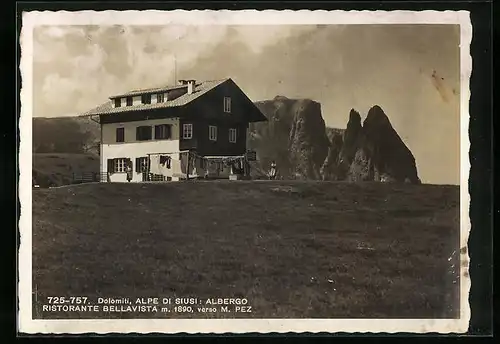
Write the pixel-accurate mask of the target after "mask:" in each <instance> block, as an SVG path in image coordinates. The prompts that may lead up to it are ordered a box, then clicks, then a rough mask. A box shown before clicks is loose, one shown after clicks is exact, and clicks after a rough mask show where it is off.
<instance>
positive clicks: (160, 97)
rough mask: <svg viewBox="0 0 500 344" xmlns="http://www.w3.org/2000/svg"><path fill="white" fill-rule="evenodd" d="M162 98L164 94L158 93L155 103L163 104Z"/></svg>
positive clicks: (163, 99)
mask: <svg viewBox="0 0 500 344" xmlns="http://www.w3.org/2000/svg"><path fill="white" fill-rule="evenodd" d="M164 97H165V94H163V93H158V94H157V95H156V101H157V103H163V102H164V101H165V98H164Z"/></svg>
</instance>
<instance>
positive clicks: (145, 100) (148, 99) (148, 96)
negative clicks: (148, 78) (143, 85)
mask: <svg viewBox="0 0 500 344" xmlns="http://www.w3.org/2000/svg"><path fill="white" fill-rule="evenodd" d="M141 100H142V103H143V104H151V94H143V95H142V96H141Z"/></svg>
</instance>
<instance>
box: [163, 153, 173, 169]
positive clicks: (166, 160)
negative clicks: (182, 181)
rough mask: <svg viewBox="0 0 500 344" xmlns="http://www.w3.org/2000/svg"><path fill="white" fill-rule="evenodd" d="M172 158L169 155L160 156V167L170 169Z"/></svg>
mask: <svg viewBox="0 0 500 344" xmlns="http://www.w3.org/2000/svg"><path fill="white" fill-rule="evenodd" d="M171 162H172V158H171V157H170V156H168V155H160V165H162V166H165V167H166V168H170V166H171Z"/></svg>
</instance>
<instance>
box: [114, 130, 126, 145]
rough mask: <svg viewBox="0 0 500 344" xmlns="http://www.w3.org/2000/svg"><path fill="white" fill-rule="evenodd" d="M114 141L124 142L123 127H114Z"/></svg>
mask: <svg viewBox="0 0 500 344" xmlns="http://www.w3.org/2000/svg"><path fill="white" fill-rule="evenodd" d="M116 142H125V128H116Z"/></svg>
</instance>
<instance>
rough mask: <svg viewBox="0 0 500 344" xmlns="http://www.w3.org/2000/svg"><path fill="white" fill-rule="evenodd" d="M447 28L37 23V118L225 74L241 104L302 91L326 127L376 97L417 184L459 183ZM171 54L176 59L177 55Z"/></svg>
mask: <svg viewBox="0 0 500 344" xmlns="http://www.w3.org/2000/svg"><path fill="white" fill-rule="evenodd" d="M459 41H460V31H459V28H458V26H454V25H347V26H346V25H311V26H303V25H291V26H285V25H276V26H223V25H219V26H197V27H196V26H190V27H188V26H149V27H146V26H135V27H134V26H50V27H49V26H39V27H36V28H35V30H34V36H33V44H34V46H33V61H34V66H33V85H34V90H33V97H34V102H33V111H34V116H35V117H55V116H68V115H76V114H79V113H81V112H84V111H87V110H89V109H91V108H92V107H94V106H96V105H99V104H100V103H102V102H104V101H106V100H107V97H108V96H110V95H113V94H117V93H121V92H125V91H128V90H131V89H136V88H144V87H155V86H160V85H170V84H175V72H174V70H175V68H174V60H176V61H177V63H176V65H177V78H178V79H180V78H184V79H187V78H192V79H197V80H213V79H222V78H226V77H231V78H232V79H233V80H234V81H235V82H236V83H237V84H238V85H239V86H240V87H241V88H242V89H243V90H244V91H245V92H246V93H247V95H248V96H249V97H250V99H252V100H254V101H257V100H264V99H272V98H274V97H275V96H276V95H284V96H286V97H289V98H311V99H314V100H316V101H319V102H320V103H321V105H322V113H323V117H324V119H325V121H326V123H327V125H328V126H332V127H339V128H345V126H346V123H347V120H348V115H349V110H350V109H351V108H354V109H356V110H358V111H359V112H360V113H361V114H362V116H365V115H366V113H367V111H368V109H369V108H370V107H371V106H373V105H375V104H378V105H380V106H381V107H382V108H383V109H384V111H385V112H386V114H387V115H388V117H389V119H390V121H391V122H392V125H393V126H394V128H395V129H396V131H397V132H398V133H399V135H400V136H401V138H402V139H403V141H404V142H405V143H406V145H407V146H408V147H409V148H410V150H411V151H412V152H413V154H414V156H415V159H416V162H417V168H418V172H419V176H420V178H421V179H422V181H423V182H425V183H436V184H459V182H460V172H459V170H460V163H459V156H460V141H459V139H460V137H459V128H460V114H459V88H460V79H459V78H460V66H459ZM174 56H175V58H174Z"/></svg>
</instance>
